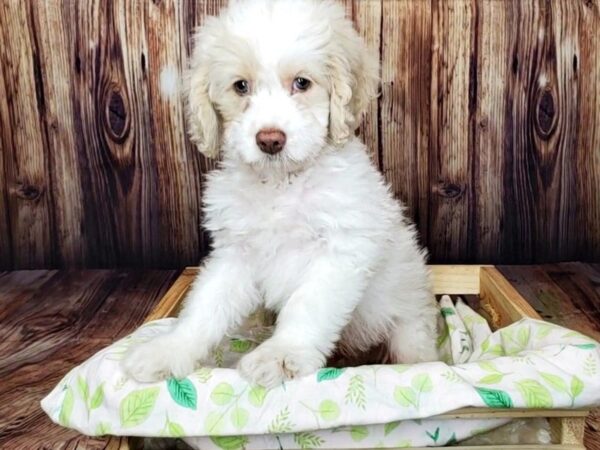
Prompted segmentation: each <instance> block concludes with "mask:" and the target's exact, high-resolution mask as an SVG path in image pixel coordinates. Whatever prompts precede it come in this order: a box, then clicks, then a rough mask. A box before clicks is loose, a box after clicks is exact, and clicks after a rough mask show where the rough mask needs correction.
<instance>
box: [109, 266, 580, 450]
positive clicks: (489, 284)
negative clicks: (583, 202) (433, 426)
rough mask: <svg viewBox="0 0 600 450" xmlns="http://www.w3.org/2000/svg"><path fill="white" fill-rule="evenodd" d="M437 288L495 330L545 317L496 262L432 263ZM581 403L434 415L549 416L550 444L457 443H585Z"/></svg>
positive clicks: (185, 279) (175, 292) (170, 300)
mask: <svg viewBox="0 0 600 450" xmlns="http://www.w3.org/2000/svg"><path fill="white" fill-rule="evenodd" d="M198 272H199V269H198V268H196V267H189V268H186V269H185V270H184V271H183V272H182V273H181V275H180V276H179V278H178V279H177V280H176V281H175V283H174V284H173V286H171V288H170V289H169V291H168V292H167V293H166V294H165V296H164V297H163V298H162V299H161V301H160V302H159V303H158V305H157V306H156V307H155V308H154V310H153V311H152V312H151V313H150V314H149V315H148V317H147V318H146V321H150V320H155V319H160V318H163V317H172V316H175V315H176V314H177V311H178V310H179V308H180V306H181V303H182V300H183V299H184V297H185V294H186V293H187V291H188V289H189V288H190V285H191V283H192V281H193V280H194V278H195V277H196V275H197V274H198ZM431 273H432V280H433V290H434V293H435V294H436V295H441V294H450V295H464V296H473V297H475V298H476V300H475V302H474V305H472V306H474V307H475V309H476V310H477V312H479V313H480V314H481V315H483V316H484V317H485V318H486V319H487V320H488V322H489V324H490V326H491V328H492V329H493V330H495V329H498V328H501V327H504V326H507V325H510V324H511V323H513V322H516V321H518V320H520V319H522V318H523V317H531V318H534V319H541V317H540V316H539V314H538V313H537V312H536V311H535V310H534V309H533V308H532V307H531V306H530V305H529V303H527V301H526V300H525V299H524V298H523V297H521V295H520V294H519V293H518V292H517V290H516V289H515V288H514V287H513V286H512V285H511V284H510V283H509V282H508V280H507V279H506V278H504V276H503V275H502V274H501V273H500V272H499V271H498V270H497V269H496V268H495V267H493V266H476V265H472V266H464V265H439V266H431ZM588 412H589V411H588V410H583V409H576V410H573V409H489V408H462V409H458V410H456V411H451V412H448V413H445V414H441V415H439V416H436V417H437V418H444V419H459V418H460V419H482V418H484V419H498V418H514V419H519V418H530V417H544V418H547V419H548V421H549V422H550V426H551V433H552V444H551V445H517V446H515V445H491V446H453V447H452V448H454V449H459V450H460V449H463V450H467V449H468V450H483V449H488V450H489V449H515V448H519V449H542V448H549V449H571V450H575V449H582V450H584V449H585V447H584V445H583V432H584V427H585V418H586V416H587V415H588ZM106 448H108V449H114V450H138V449H141V446H140V439H139V438H123V437H121V438H119V437H113V438H111V439H110V440H109V442H108V445H107V447H106Z"/></svg>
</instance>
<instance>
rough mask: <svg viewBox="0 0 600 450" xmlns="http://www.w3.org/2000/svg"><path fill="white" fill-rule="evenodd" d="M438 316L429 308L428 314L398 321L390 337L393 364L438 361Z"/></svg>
mask: <svg viewBox="0 0 600 450" xmlns="http://www.w3.org/2000/svg"><path fill="white" fill-rule="evenodd" d="M436 329H437V315H436V310H435V309H433V308H429V309H428V311H427V313H422V314H421V315H416V316H414V317H407V318H406V319H397V320H396V326H395V328H394V329H393V330H391V333H390V337H389V343H388V347H389V356H390V362H391V363H402V364H412V363H419V362H428V361H437V360H438V359H439V355H438V350H437V345H436V344H437V343H436V340H437V330H436Z"/></svg>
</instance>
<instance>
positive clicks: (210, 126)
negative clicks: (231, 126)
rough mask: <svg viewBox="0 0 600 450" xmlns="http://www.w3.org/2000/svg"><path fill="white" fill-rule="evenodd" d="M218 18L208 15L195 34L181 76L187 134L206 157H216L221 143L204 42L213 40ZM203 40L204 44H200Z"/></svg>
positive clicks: (219, 125)
mask: <svg viewBox="0 0 600 450" xmlns="http://www.w3.org/2000/svg"><path fill="white" fill-rule="evenodd" d="M217 25H218V21H217V20H216V19H214V18H212V17H211V18H208V19H207V23H206V24H205V25H204V27H202V28H201V29H200V30H199V31H198V32H197V33H196V35H195V37H194V40H195V45H194V50H193V52H192V57H191V64H190V67H189V69H188V70H187V72H186V74H185V78H184V88H185V89H184V97H185V112H186V119H187V125H188V133H189V135H190V139H191V141H192V142H193V143H194V144H196V146H197V147H198V150H200V152H201V153H203V154H204V155H205V156H207V157H208V158H217V157H218V156H219V149H220V146H221V123H220V117H219V114H218V113H217V111H216V109H215V107H214V105H213V103H212V101H211V99H210V95H209V88H210V86H209V74H208V64H207V58H206V55H205V53H206V45H209V44H210V43H211V42H212V41H213V34H214V31H213V30H214V29H215V28H216V26H217ZM202 43H205V44H206V45H205V46H202V45H201V44H202Z"/></svg>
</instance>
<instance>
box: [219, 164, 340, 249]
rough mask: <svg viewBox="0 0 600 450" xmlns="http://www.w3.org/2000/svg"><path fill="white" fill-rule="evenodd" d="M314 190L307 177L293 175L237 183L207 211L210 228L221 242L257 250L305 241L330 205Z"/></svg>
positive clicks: (312, 238)
mask: <svg viewBox="0 0 600 450" xmlns="http://www.w3.org/2000/svg"><path fill="white" fill-rule="evenodd" d="M318 191H319V187H318V186H314V184H311V183H310V181H309V180H306V179H302V178H299V177H294V176H290V177H289V178H288V179H285V180H283V181H280V182H278V183H274V182H264V183H263V182H259V183H254V184H251V185H247V186H241V187H240V188H239V189H235V190H230V191H228V192H226V193H225V192H224V193H223V194H222V195H221V196H219V197H220V202H222V204H221V205H220V206H221V207H220V208H218V209H216V210H215V212H214V213H211V212H210V211H209V212H208V214H209V215H210V217H209V220H210V221H211V222H212V227H211V228H213V229H215V230H216V233H215V234H218V235H220V237H221V238H223V239H225V241H224V243H229V244H231V243H238V244H241V245H243V246H244V247H251V248H252V249H253V250H256V251H258V252H260V251H262V250H263V249H265V248H269V249H272V250H275V249H276V248H279V247H281V246H300V245H303V244H307V243H309V242H311V241H315V240H317V239H318V238H319V234H320V231H321V230H322V228H323V220H322V219H323V215H327V214H328V210H329V209H330V208H329V207H328V206H327V204H326V201H324V199H323V198H319V195H318ZM217 230H218V231H217Z"/></svg>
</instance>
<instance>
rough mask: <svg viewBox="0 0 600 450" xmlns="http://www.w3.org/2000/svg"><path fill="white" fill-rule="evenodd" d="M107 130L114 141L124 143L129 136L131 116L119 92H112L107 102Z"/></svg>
mask: <svg viewBox="0 0 600 450" xmlns="http://www.w3.org/2000/svg"><path fill="white" fill-rule="evenodd" d="M105 111H106V114H105V117H106V124H105V125H106V129H107V131H108V134H109V135H110V138H111V139H112V140H113V141H116V142H118V143H122V142H123V141H125V139H126V138H127V135H128V134H129V115H128V114H127V107H126V105H125V100H124V99H123V96H122V95H121V93H120V92H119V91H118V90H110V91H109V93H108V95H107V98H106V101H105Z"/></svg>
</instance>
